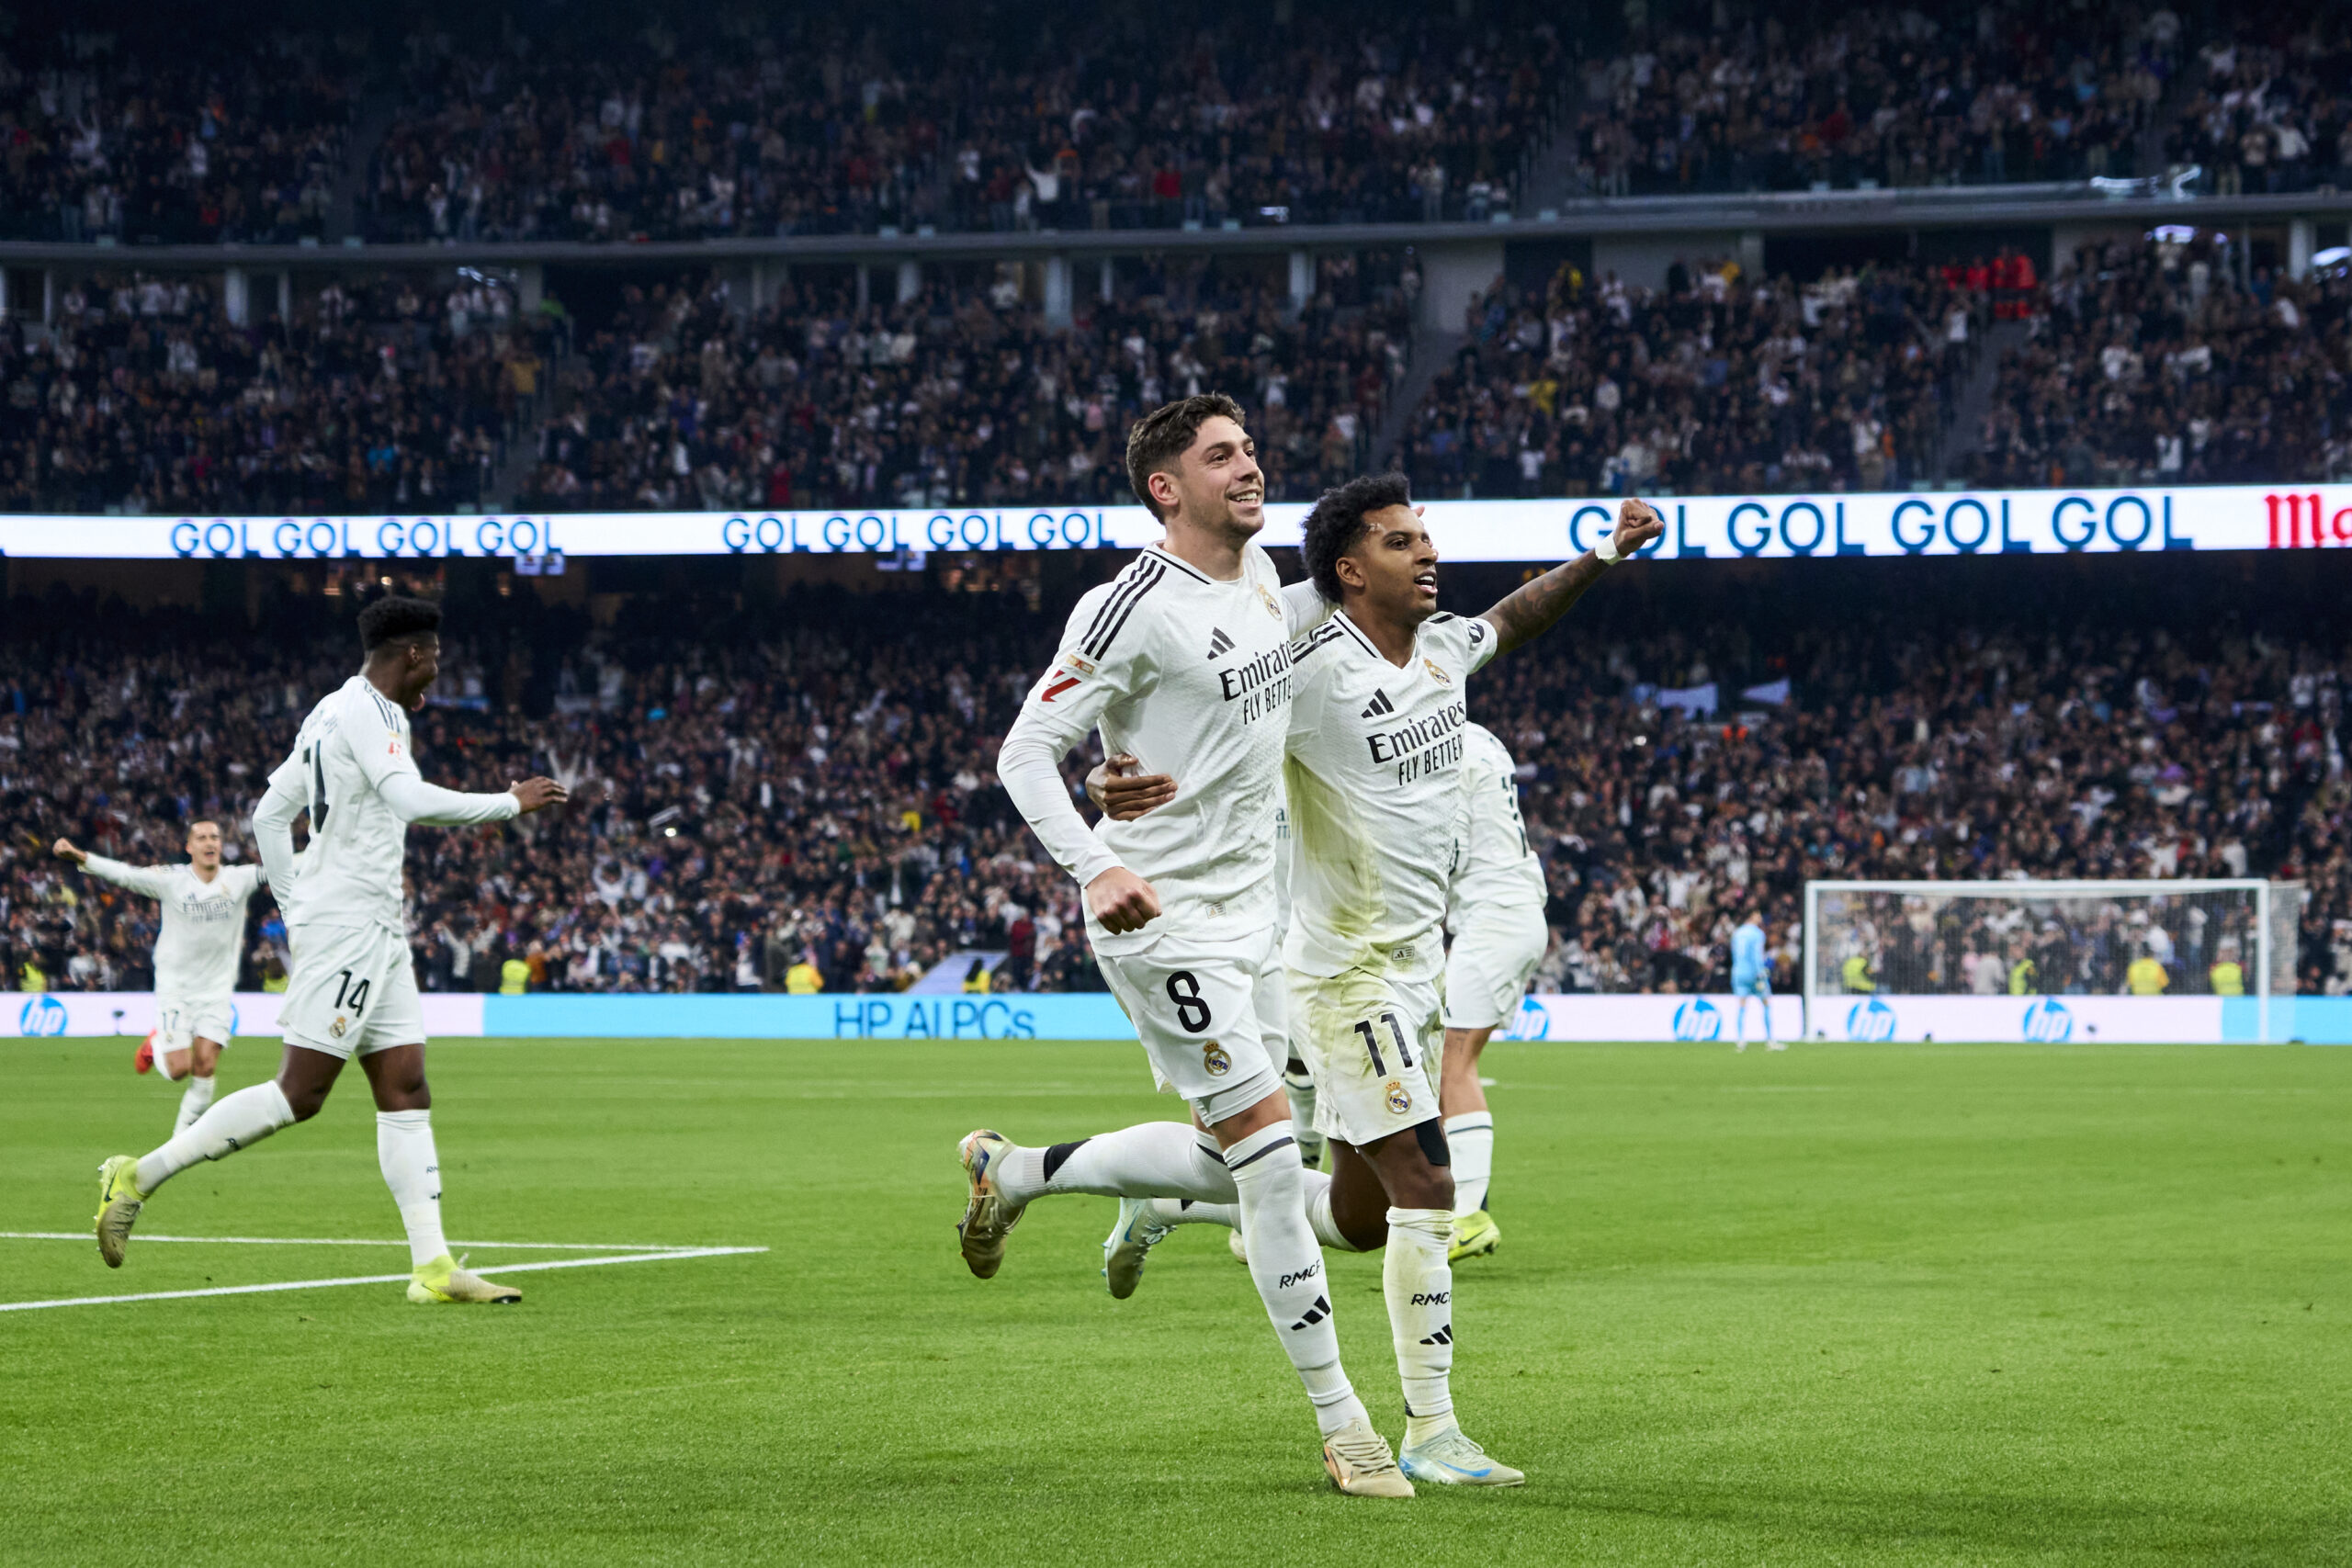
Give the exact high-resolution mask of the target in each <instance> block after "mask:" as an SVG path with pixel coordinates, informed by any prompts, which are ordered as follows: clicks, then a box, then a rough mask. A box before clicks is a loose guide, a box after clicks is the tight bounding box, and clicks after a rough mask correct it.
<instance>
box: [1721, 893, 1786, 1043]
mask: <svg viewBox="0 0 2352 1568" xmlns="http://www.w3.org/2000/svg"><path fill="white" fill-rule="evenodd" d="M1731 995H1732V1006H1733V1008H1734V1009H1735V1010H1736V1011H1737V1013H1738V1017H1739V1043H1738V1046H1737V1049H1739V1050H1742V1051H1745V1050H1747V999H1748V998H1750V997H1753V998H1756V1005H1757V1007H1758V1009H1759V1010H1761V1011H1762V1012H1763V1014H1764V1045H1765V1048H1766V1049H1767V1050H1771V1051H1785V1050H1787V1049H1788V1047H1787V1046H1785V1045H1783V1044H1781V1043H1780V1042H1779V1041H1777V1040H1775V1039H1773V1038H1772V956H1771V954H1770V953H1767V952H1765V951H1764V918H1763V916H1762V915H1760V914H1758V912H1757V911H1756V909H1755V908H1752V907H1751V908H1749V909H1748V911H1747V918H1746V919H1743V920H1741V921H1740V922H1739V924H1738V925H1737V926H1736V927H1735V928H1734V929H1733V931H1732V933H1731Z"/></svg>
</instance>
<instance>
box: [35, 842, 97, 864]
mask: <svg viewBox="0 0 2352 1568" xmlns="http://www.w3.org/2000/svg"><path fill="white" fill-rule="evenodd" d="M36 841H38V840H36ZM50 848H51V852H53V853H54V854H55V855H56V856H57V858H58V859H59V860H70V861H72V862H73V863H74V864H75V865H81V864H83V863H85V862H87V861H88V860H89V858H90V857H89V856H88V854H86V853H85V852H83V851H81V850H77V849H75V848H74V840H71V839H60V840H57V842H56V843H54V844H52V845H51V846H50Z"/></svg>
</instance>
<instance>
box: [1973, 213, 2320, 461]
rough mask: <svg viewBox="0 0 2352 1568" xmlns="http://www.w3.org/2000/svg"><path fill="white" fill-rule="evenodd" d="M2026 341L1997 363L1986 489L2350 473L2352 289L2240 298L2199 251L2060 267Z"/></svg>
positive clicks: (2206, 244)
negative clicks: (2348, 373)
mask: <svg viewBox="0 0 2352 1568" xmlns="http://www.w3.org/2000/svg"><path fill="white" fill-rule="evenodd" d="M2039 303H2040V308H2039V310H2038V312H2037V314H2036V316H2035V318H2034V334H2033V339H2032V341H2031V342H2030V343H2029V344H2023V345H2021V346H2019V347H2018V349H2016V350H2014V351H2012V352H2011V353H2009V354H2007V355H2004V356H2003V359H2002V364H2001V367H2000V372H1999V378H1998V380H1997V382H1996V386H1995V389H1994V406H1993V409H1992V411H1991V412H1990V413H1989V414H1988V415H1987V416H1986V420H1985V439H1984V442H1983V445H1982V446H1981V448H1980V450H1979V455H1978V458H1977V462H1976V470H1977V472H1976V477H1977V478H1978V479H1979V480H1980V481H1981V482H1983V483H1985V484H1988V485H2069V486H2082V485H2093V484H2097V485H2115V484H2133V483H2162V484H2183V483H2187V484H2201V483H2252V484H2260V483H2265V482H2271V481H2275V480H2277V479H2279V478H2281V477H2283V476H2292V477H2294V478H2297V479H2311V480H2314V481H2316V480H2319V479H2333V478H2335V477H2338V476H2339V475H2341V474H2343V473H2345V472H2346V470H2347V468H2352V427H2347V417H2352V377H2347V374H2346V370H2347V367H2352V357H2347V350H2352V331H2348V330H2347V329H2352V280H2347V278H2346V274H2345V270H2344V269H2343V268H2341V267H2336V268H2332V269H2329V270H2327V271H2324V272H2323V273H2320V274H2318V275H2316V276H2313V277H2312V278H2310V279H2307V280H2305V281H2303V282H2300V283H2298V282H2295V281H2292V280H2290V279H2289V278H2286V277H2283V276H2272V275H2271V274H2270V273H2269V272H2268V271H2267V269H2265V270H2264V271H2263V272H2262V273H2261V274H2259V275H2258V276H2256V277H2255V278H2254V279H2253V281H2252V284H2251V286H2250V287H2247V288H2238V287H2236V286H2235V285H2234V283H2233V280H2232V279H2231V278H2230V276H2229V275H2228V272H2227V268H2226V261H2225V260H2224V258H2222V256H2220V255H2218V254H2216V252H2215V249H2214V247H2213V245H2212V243H2211V241H2209V240H2205V239H2202V238H2199V239H2195V240H2191V239H2190V238H2189V237H2188V236H2187V235H2186V234H2184V235H2182V236H2181V237H2180V238H2179V239H2177V240H2175V239H2166V240H2164V241H2161V242H2159V243H2154V244H2144V243H2142V244H2130V245H2127V244H2122V243H2109V244H2108V245H2105V246H2099V247H2091V248H2086V249H2085V250H2084V251H2082V252H2081V253H2079V254H2076V255H2074V256H2071V257H2064V258H2061V261H2060V265H2059V270H2058V273H2057V276H2055V277H2054V278H2052V281H2051V283H2050V285H2049V287H2048V288H2046V289H2045V290H2044V291H2043V293H2042V296H2041V300H2040V302H2039Z"/></svg>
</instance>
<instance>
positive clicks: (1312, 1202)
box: [1151, 1170, 1364, 1252]
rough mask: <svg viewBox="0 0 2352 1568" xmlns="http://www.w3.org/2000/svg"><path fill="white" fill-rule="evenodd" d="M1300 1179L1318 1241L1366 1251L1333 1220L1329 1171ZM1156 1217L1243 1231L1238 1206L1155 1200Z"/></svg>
mask: <svg viewBox="0 0 2352 1568" xmlns="http://www.w3.org/2000/svg"><path fill="white" fill-rule="evenodd" d="M1299 1176H1300V1177H1301V1179H1303V1182H1304V1185H1305V1187H1306V1223H1307V1225H1308V1227H1309V1228H1310V1229H1312V1230H1313V1231H1314V1232H1315V1239H1316V1240H1317V1241H1318V1242H1320V1243H1321V1244H1322V1245H1323V1246H1325V1247H1329V1248H1330V1249H1331V1250H1332V1251H1334V1252H1362V1251H1363V1250H1364V1249H1363V1247H1358V1246H1357V1245H1356V1244H1355V1243H1354V1242H1351V1241H1350V1240H1349V1239H1348V1238H1347V1237H1346V1236H1344V1235H1340V1227H1339V1225H1338V1224H1335V1223H1334V1222H1333V1220H1332V1218H1331V1177H1330V1174H1329V1172H1328V1171H1320V1170H1302V1171H1300V1172H1299ZM1151 1215H1152V1218H1154V1219H1156V1220H1158V1221H1159V1223H1160V1224H1163V1225H1223V1226H1225V1227H1226V1228H1227V1230H1238V1229H1240V1228H1241V1206H1240V1205H1239V1204H1238V1203H1199V1202H1194V1201H1191V1200H1189V1199H1182V1200H1180V1199H1174V1198H1155V1199H1153V1200H1152V1201H1151Z"/></svg>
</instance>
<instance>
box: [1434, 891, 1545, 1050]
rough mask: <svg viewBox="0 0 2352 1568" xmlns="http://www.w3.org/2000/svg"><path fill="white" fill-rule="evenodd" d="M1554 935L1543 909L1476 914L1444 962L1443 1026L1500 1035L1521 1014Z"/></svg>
mask: <svg viewBox="0 0 2352 1568" xmlns="http://www.w3.org/2000/svg"><path fill="white" fill-rule="evenodd" d="M1551 940H1552V933H1551V931H1550V930H1549V929H1548V928H1546V927H1545V926H1544V911H1543V910H1541V909H1526V908H1522V909H1478V910H1473V911H1472V912H1471V915H1470V918H1469V919H1466V920H1464V922H1463V925H1462V929H1461V930H1460V931H1456V932H1455V933H1454V936H1453V951H1452V952H1450V953H1447V954H1446V958H1445V1026H1446V1027H1447V1028H1448V1029H1497V1028H1500V1027H1501V1025H1502V1023H1503V1021H1505V1020H1507V1019H1509V1018H1510V1016H1511V1014H1513V1013H1515V1012H1517V1011H1518V1010H1519V998H1521V997H1523V996H1525V995H1526V994H1527V982H1528V981H1529V980H1531V979H1532V978H1533V977H1534V975H1535V966H1536V965H1537V964H1541V963H1543V962H1544V948H1545V947H1546V946H1548V945H1549V944H1550V942H1551Z"/></svg>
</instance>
